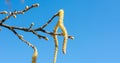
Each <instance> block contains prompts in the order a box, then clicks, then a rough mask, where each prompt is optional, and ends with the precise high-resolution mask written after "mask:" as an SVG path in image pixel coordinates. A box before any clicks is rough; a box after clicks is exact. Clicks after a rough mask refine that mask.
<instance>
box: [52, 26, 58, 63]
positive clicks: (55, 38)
mask: <svg viewBox="0 0 120 63" xmlns="http://www.w3.org/2000/svg"><path fill="white" fill-rule="evenodd" d="M58 27H59V26H58V24H57V25H56V26H55V27H54V31H53V33H54V35H53V38H54V42H55V51H54V59H53V63H56V59H57V53H58V39H57V35H55V34H56V33H57V30H58Z"/></svg>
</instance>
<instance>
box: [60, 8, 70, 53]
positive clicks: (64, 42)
mask: <svg viewBox="0 0 120 63" xmlns="http://www.w3.org/2000/svg"><path fill="white" fill-rule="evenodd" d="M58 16H59V20H58V24H59V27H60V29H61V30H62V34H63V36H64V40H63V47H62V51H63V53H64V54H66V47H67V39H68V34H67V30H66V28H65V26H64V23H63V18H64V10H63V9H60V10H59V12H58Z"/></svg>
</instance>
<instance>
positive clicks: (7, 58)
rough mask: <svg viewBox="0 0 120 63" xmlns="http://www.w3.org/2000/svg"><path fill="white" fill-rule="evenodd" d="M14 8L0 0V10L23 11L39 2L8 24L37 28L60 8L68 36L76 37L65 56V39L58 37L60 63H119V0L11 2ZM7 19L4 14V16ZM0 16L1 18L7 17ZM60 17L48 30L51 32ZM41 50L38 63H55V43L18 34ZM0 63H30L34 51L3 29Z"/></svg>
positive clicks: (26, 34)
mask: <svg viewBox="0 0 120 63" xmlns="http://www.w3.org/2000/svg"><path fill="white" fill-rule="evenodd" d="M11 3H12V9H8V6H7V5H6V4H5V3H4V0H0V11H3V10H7V11H14V10H15V9H17V10H21V9H24V8H25V6H26V5H28V6H30V5H32V4H34V3H39V4H40V7H38V8H34V9H32V10H30V11H28V12H26V13H25V14H24V15H17V18H16V19H14V18H10V19H9V20H8V21H6V22H5V23H6V24H9V25H15V26H24V27H29V24H31V23H32V22H34V23H35V26H34V28H36V27H38V26H41V25H42V24H44V23H45V22H47V21H48V20H49V18H51V17H52V16H53V15H54V14H55V13H56V12H57V11H58V10H59V9H61V8H62V9H64V11H65V18H64V24H65V26H66V28H67V30H68V33H69V35H72V36H74V37H75V39H74V40H70V39H69V40H68V46H67V54H66V55H64V54H62V51H61V48H62V40H63V37H59V53H58V58H57V63H120V38H119V37H120V29H119V28H120V0H69V1H68V0H49V1H46V0H25V2H24V4H22V3H20V1H19V0H11ZM4 16H5V15H4ZM4 16H3V15H0V19H2V18H3V17H4ZM56 22H57V18H56V19H54V21H53V22H52V23H51V24H50V25H49V26H48V27H46V28H45V29H46V30H49V31H52V30H53V27H54V25H55V23H56ZM18 33H20V34H22V35H24V37H25V39H26V40H28V41H30V42H31V43H32V44H34V45H35V46H36V47H37V48H38V52H39V57H38V60H37V63H52V61H53V52H54V42H53V38H52V37H51V36H49V35H47V34H43V33H41V32H39V33H40V34H42V35H45V36H48V37H49V39H50V40H49V41H45V40H43V39H41V40H39V39H38V38H37V37H36V36H34V35H33V34H32V33H26V32H22V31H18ZM0 39H1V40H0V50H1V51H0V63H31V56H32V54H33V50H32V49H31V48H30V47H28V46H27V45H26V44H24V43H22V42H21V41H20V40H19V39H18V38H17V37H16V36H15V35H14V34H13V33H12V32H11V31H9V30H7V29H5V28H3V29H2V31H0Z"/></svg>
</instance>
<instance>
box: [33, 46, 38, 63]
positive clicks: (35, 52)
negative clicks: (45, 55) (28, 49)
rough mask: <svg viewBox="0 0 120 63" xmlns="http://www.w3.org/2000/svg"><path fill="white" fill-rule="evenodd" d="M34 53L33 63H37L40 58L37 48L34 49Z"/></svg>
mask: <svg viewBox="0 0 120 63" xmlns="http://www.w3.org/2000/svg"><path fill="white" fill-rule="evenodd" d="M33 49H34V53H33V56H32V63H36V59H37V57H38V52H37V48H36V47H34V48H33Z"/></svg>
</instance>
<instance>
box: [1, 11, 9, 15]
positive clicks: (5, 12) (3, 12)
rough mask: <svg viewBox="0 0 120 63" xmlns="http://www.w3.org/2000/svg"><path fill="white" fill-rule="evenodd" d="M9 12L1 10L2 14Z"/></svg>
mask: <svg viewBox="0 0 120 63" xmlns="http://www.w3.org/2000/svg"><path fill="white" fill-rule="evenodd" d="M7 13H8V12H7V11H2V12H0V14H7Z"/></svg>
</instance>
